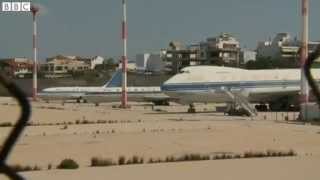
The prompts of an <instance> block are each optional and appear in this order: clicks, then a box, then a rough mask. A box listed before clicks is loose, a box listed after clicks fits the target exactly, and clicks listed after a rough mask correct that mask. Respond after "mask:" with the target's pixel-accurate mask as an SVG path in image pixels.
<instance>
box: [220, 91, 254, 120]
mask: <svg viewBox="0 0 320 180" xmlns="http://www.w3.org/2000/svg"><path fill="white" fill-rule="evenodd" d="M225 93H226V94H227V95H228V96H229V97H230V98H231V99H232V100H233V101H234V102H235V104H236V105H239V106H240V107H242V108H243V109H244V110H245V111H246V112H247V113H248V114H249V115H250V116H251V117H252V116H257V115H258V113H257V110H256V109H255V108H254V107H252V105H251V104H250V102H249V101H248V98H247V97H248V96H246V95H245V94H244V92H243V91H232V90H225Z"/></svg>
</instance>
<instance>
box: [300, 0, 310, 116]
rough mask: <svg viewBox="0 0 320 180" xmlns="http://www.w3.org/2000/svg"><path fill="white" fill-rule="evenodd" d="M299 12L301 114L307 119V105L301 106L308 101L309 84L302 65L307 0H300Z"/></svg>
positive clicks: (305, 49)
mask: <svg viewBox="0 0 320 180" xmlns="http://www.w3.org/2000/svg"><path fill="white" fill-rule="evenodd" d="M301 2H302V3H301V7H302V10H301V13H302V31H301V51H300V53H301V54H300V63H301V97H300V103H301V105H300V106H301V111H300V113H301V116H300V117H303V118H304V119H302V120H307V116H308V111H307V106H305V107H303V105H306V104H307V103H308V102H309V85H308V82H307V78H306V76H305V73H304V65H305V63H306V61H307V58H308V55H309V50H308V44H309V0H301Z"/></svg>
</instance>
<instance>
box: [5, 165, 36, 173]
mask: <svg viewBox="0 0 320 180" xmlns="http://www.w3.org/2000/svg"><path fill="white" fill-rule="evenodd" d="M10 168H11V169H12V170H13V171H15V172H25V171H40V170H41V168H40V167H39V166H37V165H35V166H33V167H32V166H22V165H19V164H16V165H12V166H10Z"/></svg>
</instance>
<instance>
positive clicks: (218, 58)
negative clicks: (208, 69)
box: [200, 33, 240, 66]
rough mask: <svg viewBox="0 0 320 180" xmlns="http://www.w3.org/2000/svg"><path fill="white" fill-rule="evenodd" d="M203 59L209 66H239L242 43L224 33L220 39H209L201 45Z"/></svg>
mask: <svg viewBox="0 0 320 180" xmlns="http://www.w3.org/2000/svg"><path fill="white" fill-rule="evenodd" d="M200 54H201V59H204V60H206V61H208V64H220V63H223V64H226V65H232V66H237V65H239V58H240V42H239V41H238V40H237V39H236V38H235V37H233V36H232V35H230V34H227V33H222V34H221V35H220V36H218V37H213V38H208V39H207V41H206V42H202V43H200Z"/></svg>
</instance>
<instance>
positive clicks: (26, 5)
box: [1, 2, 31, 12]
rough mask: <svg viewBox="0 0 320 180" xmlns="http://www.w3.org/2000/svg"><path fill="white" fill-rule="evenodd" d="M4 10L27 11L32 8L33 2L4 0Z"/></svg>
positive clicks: (2, 5) (2, 4) (2, 6)
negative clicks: (7, 0)
mask: <svg viewBox="0 0 320 180" xmlns="http://www.w3.org/2000/svg"><path fill="white" fill-rule="evenodd" d="M1 9H2V11H3V12H27V11H30V9H31V2H2V3H1Z"/></svg>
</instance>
